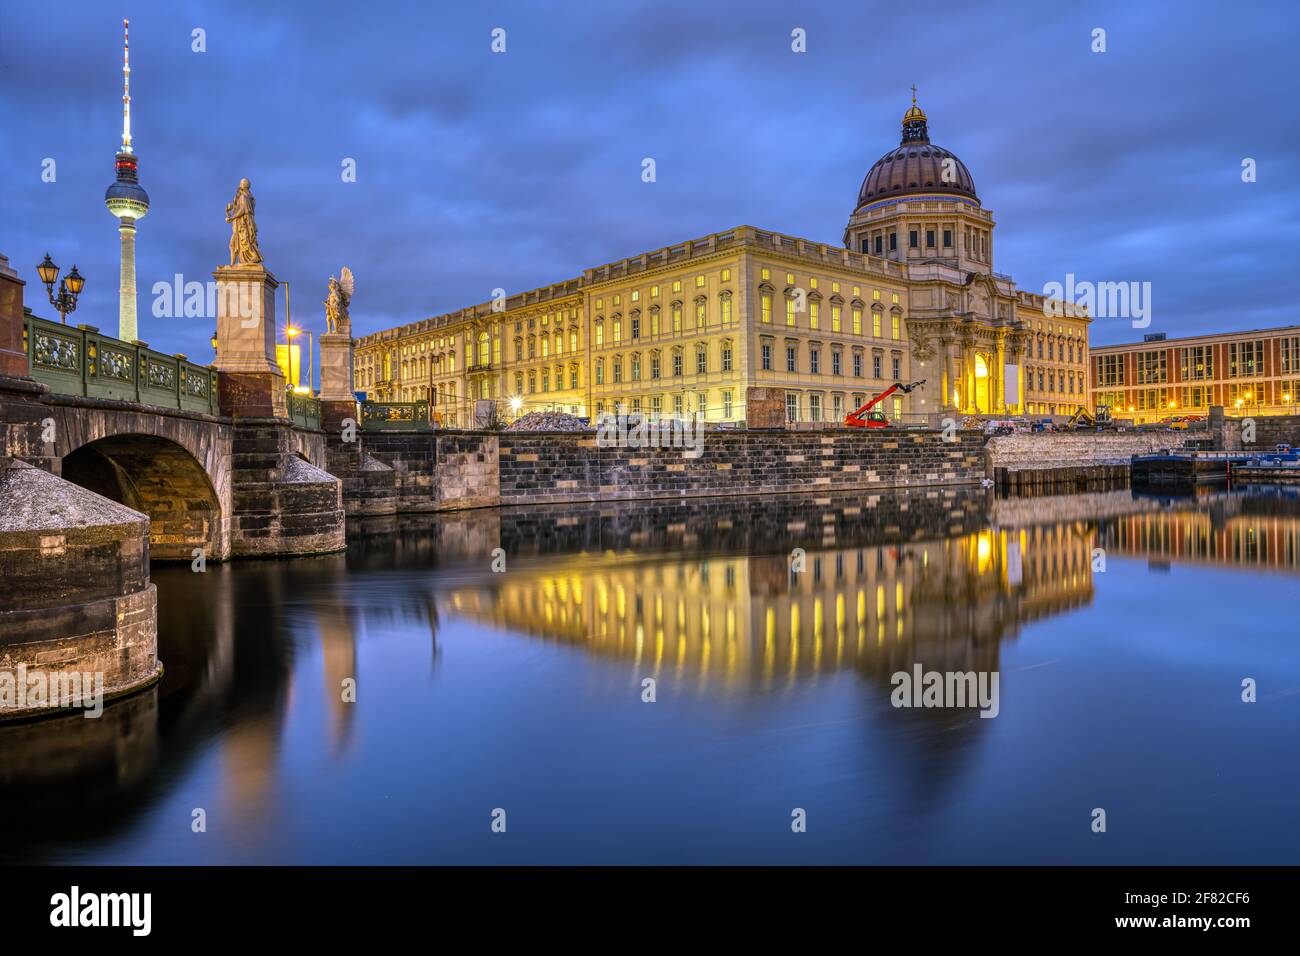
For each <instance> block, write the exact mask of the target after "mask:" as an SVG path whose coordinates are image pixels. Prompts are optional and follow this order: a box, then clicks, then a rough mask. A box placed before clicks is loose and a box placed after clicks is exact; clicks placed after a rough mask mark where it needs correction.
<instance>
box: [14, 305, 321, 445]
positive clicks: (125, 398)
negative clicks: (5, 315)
mask: <svg viewBox="0 0 1300 956" xmlns="http://www.w3.org/2000/svg"><path fill="white" fill-rule="evenodd" d="M23 346H24V348H25V349H26V351H27V364H28V367H29V368H30V370H31V376H32V378H34V379H36V381H38V382H40V383H42V384H44V385H47V386H49V389H50V391H52V392H54V393H56V394H59V395H81V396H85V397H87V398H108V399H115V400H117V401H120V402H139V403H141V404H145V405H157V406H160V407H162V408H178V409H182V410H184V411H189V412H201V413H203V414H207V415H216V414H217V370H216V369H214V368H210V367H209V366H206V365H199V364H197V363H195V362H191V361H189V360H188V359H187V358H185V357H184V356H183V355H167V354H165V353H163V352H155V351H154V350H153V349H151V348H147V347H144V346H140V345H135V344H134V343H131V342H123V341H122V340H121V339H115V338H113V337H112V336H109V335H104V334H102V333H101V332H100V331H99V329H97V328H95V327H94V326H93V325H77V326H69V325H60V324H58V323H57V322H50V321H48V320H46V319H42V318H38V317H37V316H34V315H25V316H23ZM317 418H318V419H319V411H318V413H317Z"/></svg>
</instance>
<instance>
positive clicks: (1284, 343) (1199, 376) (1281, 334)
mask: <svg viewBox="0 0 1300 956" xmlns="http://www.w3.org/2000/svg"><path fill="white" fill-rule="evenodd" d="M1092 397H1093V400H1094V402H1095V403H1096V404H1098V405H1109V406H1110V407H1111V408H1112V409H1113V410H1114V412H1115V414H1116V415H1120V416H1122V417H1124V418H1132V419H1134V420H1136V421H1139V422H1151V421H1158V420H1160V419H1162V418H1169V417H1173V416H1176V415H1182V414H1191V415H1195V414H1198V413H1199V414H1201V415H1204V414H1205V413H1206V411H1207V410H1208V409H1209V406H1211V405H1222V406H1223V407H1224V411H1225V412H1226V413H1227V414H1229V415H1281V414H1287V415H1289V414H1294V413H1295V411H1296V403H1297V402H1300V326H1296V325H1291V326H1286V327H1284V328H1277V329H1260V330H1255V331H1251V332H1228V333H1223V334H1219V335H1200V336H1195V337H1193V338H1182V339H1166V338H1165V337H1164V335H1163V334H1154V335H1148V336H1147V337H1146V340H1145V341H1143V342H1134V343H1130V344H1126V345H1106V346H1098V347H1097V348H1095V349H1093V352H1092Z"/></svg>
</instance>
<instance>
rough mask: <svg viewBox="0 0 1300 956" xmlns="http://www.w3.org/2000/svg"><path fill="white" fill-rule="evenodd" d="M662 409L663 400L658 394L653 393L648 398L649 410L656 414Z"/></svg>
mask: <svg viewBox="0 0 1300 956" xmlns="http://www.w3.org/2000/svg"><path fill="white" fill-rule="evenodd" d="M663 410H664V400H663V397H662V396H660V395H655V396H654V397H652V398H651V399H650V412H651V413H652V414H654V415H656V416H658V415H659V414H660V413H662V412H663Z"/></svg>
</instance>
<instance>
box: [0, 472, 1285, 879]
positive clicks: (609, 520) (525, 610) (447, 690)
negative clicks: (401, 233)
mask: <svg viewBox="0 0 1300 956" xmlns="http://www.w3.org/2000/svg"><path fill="white" fill-rule="evenodd" d="M497 549H501V553H503V554H504V556H505V560H506V568H507V570H506V571H505V572H504V573H496V572H494V571H493V570H492V564H493V558H494V555H496V554H497V553H498V552H497ZM796 549H798V550H796ZM1097 549H1101V551H1102V552H1103V553H1104V555H1105V558H1106V559H1107V560H1109V561H1114V560H1116V559H1117V558H1124V557H1132V558H1137V559H1146V560H1148V561H1149V562H1167V563H1170V564H1181V563H1195V564H1198V565H1209V566H1216V567H1221V568H1237V567H1243V566H1245V567H1249V568H1252V569H1259V568H1268V569H1272V570H1277V571H1283V572H1287V573H1290V574H1294V573H1295V572H1296V570H1297V568H1298V567H1300V564H1298V562H1300V500H1298V499H1297V498H1296V497H1295V496H1292V495H1287V494H1284V493H1280V492H1279V493H1253V494H1245V493H1238V492H1220V493H1218V494H1215V495H1211V496H1203V495H1202V496H1198V497H1196V498H1195V499H1192V498H1188V499H1161V498H1147V497H1141V496H1137V495H1134V494H1133V493H1131V492H1129V491H1127V490H1125V491H1114V492H1101V493H1095V494H1088V495H1072V496H1065V497H1055V498H1053V497H1046V498H1042V497H1040V498H1034V499H1002V500H997V499H994V498H993V497H991V496H989V495H986V494H984V493H982V492H977V491H971V490H943V491H917V492H911V493H900V494H894V495H878V496H863V495H843V496H830V497H824V498H812V497H799V498H787V499H773V498H750V499H730V500H716V499H707V500H696V501H686V502H673V503H647V504H620V505H618V506H609V505H589V506H563V507H559V506H556V507H542V508H533V509H526V510H525V509H509V510H502V511H478V512H468V513H461V514H456V515H448V516H398V517H385V518H372V519H366V520H363V521H361V522H359V523H357V524H356V525H355V526H354V527H353V528H352V529H351V534H350V538H349V549H348V552H347V553H346V555H335V556H329V557H324V558H314V559H304V560H298V561H264V562H250V563H243V564H235V565H225V566H209V570H208V572H207V573H205V574H202V575H196V574H191V573H189V572H188V571H187V570H186V569H185V568H184V567H172V566H156V567H155V569H154V575H155V581H156V583H157V585H158V590H159V615H160V617H159V632H160V654H161V656H162V658H163V661H164V664H165V666H166V676H165V679H164V681H163V682H162V684H161V685H160V687H159V688H156V689H154V690H151V691H149V692H147V693H145V694H141V695H138V696H135V697H132V698H129V699H127V700H123V701H120V702H117V703H115V704H113V705H111V706H109V707H108V709H107V710H106V712H105V716H104V718H103V719H101V720H98V721H88V720H85V719H84V718H81V717H67V718H59V719H57V720H48V721H38V722H31V723H25V724H20V725H5V726H0V794H2V795H3V805H4V810H5V811H6V813H9V814H15V813H16V814H19V816H17V817H13V816H11V817H10V819H23V820H25V821H27V822H26V824H25V825H24V827H23V828H22V831H21V832H19V833H18V834H17V835H16V836H15V837H14V838H13V839H12V840H11V841H9V842H8V844H7V845H6V848H5V850H4V851H3V855H4V857H5V858H6V859H19V860H30V859H65V858H70V859H107V860H112V859H118V858H130V855H131V851H129V850H127V849H126V847H127V846H128V845H129V844H130V843H131V841H132V840H133V839H134V838H135V837H133V834H139V833H141V832H143V833H144V834H145V836H144V837H143V841H144V846H145V849H143V850H140V852H141V853H142V854H143V855H144V856H146V857H147V858H150V859H158V860H168V861H178V862H185V861H193V860H204V859H218V860H235V861H238V860H249V861H252V862H269V861H271V859H282V857H274V858H264V857H262V856H260V855H259V854H260V853H261V852H262V850H261V848H262V847H263V846H264V845H265V844H267V843H271V844H275V843H276V842H277V841H279V843H280V847H279V850H278V851H277V852H281V853H284V854H288V857H289V858H291V859H294V860H311V859H315V858H316V856H315V854H317V853H322V854H323V856H321V857H320V858H321V859H336V858H337V857H336V856H333V855H331V854H330V853H328V852H325V851H324V850H321V849H320V847H321V846H322V845H323V844H321V843H320V841H321V840H322V839H323V834H322V833H321V832H315V831H311V833H310V834H306V835H302V836H300V838H299V839H300V842H297V843H292V845H289V846H285V845H284V841H285V840H286V839H289V838H286V837H285V836H284V835H283V833H282V832H281V831H277V829H276V827H277V826H278V827H280V828H282V829H283V828H284V827H285V822H284V821H285V819H286V817H292V816H293V815H294V814H295V812H296V811H295V807H300V806H301V804H294V803H292V802H291V801H290V798H289V795H290V794H295V795H296V797H297V798H298V799H299V800H301V799H303V798H304V791H307V792H308V793H311V792H313V788H314V787H319V786H323V785H324V786H327V785H328V781H329V780H330V779H331V777H330V771H329V770H328V769H327V768H328V767H330V766H343V765H352V764H355V765H357V766H367V767H369V768H370V769H369V770H368V772H369V773H371V774H372V775H373V774H375V773H376V770H375V769H374V768H375V767H376V766H378V767H381V768H382V767H384V766H385V763H384V762H385V761H388V760H391V759H393V755H392V749H393V747H394V746H396V742H398V741H400V740H401V739H402V737H403V735H404V734H406V733H409V732H411V731H412V729H413V728H418V727H419V726H420V724H421V722H423V721H425V720H428V719H430V708H436V707H439V706H445V705H442V704H439V703H438V702H437V695H444V696H446V697H448V699H449V700H455V699H457V698H459V697H466V696H468V697H470V698H473V699H475V700H479V701H488V702H493V701H496V699H497V698H498V697H502V698H504V697H505V696H506V695H508V694H511V693H515V694H517V693H518V690H517V689H506V688H503V687H502V686H501V683H502V681H501V679H500V678H499V677H496V676H493V674H495V673H496V672H488V673H487V676H485V674H484V673H476V674H473V675H469V676H466V675H465V674H464V673H459V672H458V673H456V674H454V675H444V674H443V673H442V672H441V670H440V658H441V653H440V641H441V638H440V635H441V634H443V633H444V632H445V633H447V634H452V633H455V634H460V633H461V631H459V630H457V629H463V628H464V627H466V626H472V627H474V628H479V629H484V630H486V631H490V632H492V633H495V634H498V635H503V636H504V637H505V638H506V639H507V643H506V644H504V645H500V644H498V645H493V647H492V648H491V655H492V657H491V658H490V660H489V663H497V662H508V661H511V660H513V659H516V658H517V657H519V656H520V655H527V654H528V651H527V647H528V645H529V644H530V643H540V644H541V645H545V646H555V647H562V648H571V649H577V651H578V652H579V653H580V654H581V655H583V656H585V657H586V658H587V659H588V660H589V661H590V663H591V665H592V666H597V667H599V669H598V670H595V671H593V670H591V669H587V670H585V671H584V672H583V673H582V674H581V675H577V674H570V675H568V678H566V677H565V674H564V671H563V670H562V669H561V670H560V672H559V676H560V679H562V680H563V679H571V680H572V681H573V685H572V686H571V687H569V688H567V692H568V693H570V694H572V695H578V696H582V695H586V698H585V699H586V700H588V704H587V706H589V708H590V709H591V712H592V713H593V714H595V715H596V721H595V722H596V723H597V725H598V724H599V721H600V716H599V713H600V708H601V706H602V701H603V700H604V697H605V695H607V694H608V693H609V692H610V691H609V689H610V688H612V687H618V688H622V687H625V686H627V685H628V684H629V683H630V682H631V683H635V682H637V681H639V680H641V679H643V678H645V677H654V678H656V679H659V680H666V681H670V682H672V683H673V684H674V685H675V686H689V687H690V689H691V693H692V694H693V695H694V696H695V697H696V698H697V699H699V700H701V701H704V702H707V705H708V706H715V707H717V708H719V709H723V710H725V709H727V708H733V707H734V706H735V705H734V703H733V702H743V704H744V707H745V708H751V707H752V706H753V705H754V704H758V705H760V706H762V707H765V708H767V709H768V710H769V711H772V712H779V711H780V709H781V708H782V707H784V706H786V705H785V704H783V701H787V700H789V699H790V697H789V695H790V694H791V693H794V692H795V691H798V693H800V694H803V693H807V692H813V693H815V689H816V688H817V687H818V686H819V682H822V681H826V680H831V679H833V678H836V677H837V676H839V675H848V676H850V677H852V676H855V675H856V677H857V678H860V682H859V686H860V687H862V688H863V689H862V691H861V692H860V693H859V695H858V701H857V703H856V715H855V716H854V717H853V718H852V719H853V720H872V721H876V722H883V721H887V720H890V719H894V718H897V719H898V721H899V722H896V723H894V724H892V725H889V726H890V728H891V729H892V730H894V731H896V732H897V736H894V735H883V736H882V741H883V742H881V743H880V744H879V745H880V746H883V747H885V748H886V750H888V751H889V752H890V753H889V755H888V756H887V757H884V758H882V759H883V761H884V764H883V765H887V769H888V772H889V773H891V774H895V775H897V776H898V777H899V779H900V780H901V783H899V784H898V785H899V786H900V787H902V788H903V792H904V793H905V794H906V797H907V801H908V802H909V803H910V805H911V806H912V807H913V810H912V811H910V812H925V811H927V808H938V807H940V806H942V805H944V804H945V803H946V802H947V801H948V800H949V799H950V798H951V797H952V795H953V792H954V790H955V788H956V786H957V783H956V781H958V780H959V779H960V778H962V776H963V775H964V774H965V773H966V772H967V771H968V770H969V769H970V767H971V765H972V762H974V761H976V760H977V759H978V753H979V748H978V747H977V743H978V741H979V740H980V738H981V737H983V736H986V735H989V734H993V733H995V729H994V726H993V725H994V724H995V723H996V722H994V721H981V720H979V719H978V718H976V717H975V715H974V714H973V713H970V712H952V711H918V712H916V713H914V714H911V715H907V716H906V717H903V716H900V714H899V713H898V712H891V711H889V709H888V692H889V676H890V675H891V674H892V673H894V672H896V671H899V670H908V669H910V668H911V666H912V665H913V664H914V663H920V664H922V665H923V666H924V667H925V668H927V669H937V670H963V671H966V670H1003V669H1004V668H1005V663H1004V660H1003V658H1004V655H1005V654H1006V653H1007V651H1008V649H1009V648H1011V647H1013V646H1014V645H1015V642H1016V641H1017V640H1018V639H1019V636H1020V635H1021V633H1022V630H1023V629H1025V628H1026V627H1027V626H1028V625H1030V624H1032V623H1034V622H1040V621H1050V620H1052V619H1054V618H1059V617H1061V616H1063V615H1068V614H1069V613H1070V612H1072V611H1076V610H1079V609H1084V608H1088V607H1090V606H1091V605H1092V604H1093V603H1094V601H1096V599H1097V592H1096V588H1097V579H1096V572H1095V571H1094V562H1095V560H1096V555H1097V553H1098V551H1097ZM792 565H793V566H792ZM796 568H798V569H796ZM371 641H380V642H382V644H383V647H382V649H381V650H382V654H381V653H380V650H376V652H375V655H377V656H368V655H365V654H362V653H361V652H360V650H359V649H360V648H361V647H362V646H366V645H367V644H368V642H371ZM485 657H486V655H485ZM524 659H525V660H526V659H527V658H526V656H525V658H524ZM389 663H392V664H393V666H394V667H395V668H396V671H397V672H398V673H399V674H400V675H401V677H400V679H401V680H404V681H413V682H416V683H413V684H412V685H411V686H413V687H416V688H420V687H423V688H424V690H421V691H419V692H418V693H416V694H415V696H414V697H412V696H411V695H410V694H408V695H407V696H405V697H403V696H399V695H389V696H385V695H380V694H373V693H372V694H367V693H359V694H358V695H357V698H356V702H355V703H352V702H348V701H345V699H344V695H343V693H342V689H343V688H344V686H345V684H346V683H347V682H348V681H356V682H357V684H358V685H359V686H361V687H365V686H366V681H367V679H368V678H369V677H373V678H374V680H375V681H376V683H379V682H381V681H382V680H384V679H389V677H388V675H387V674H384V675H380V674H371V673H368V672H367V668H368V667H370V668H372V670H373V669H374V668H377V667H380V666H382V665H385V664H389ZM565 666H570V665H565ZM593 678H594V679H595V681H596V683H595V684H594V685H593V684H592V683H591V682H592V680H593ZM391 680H394V681H396V680H398V678H397V677H392V678H391ZM472 681H476V682H477V683H472ZM584 682H585V683H584ZM371 686H375V685H374V684H372V685H371ZM620 693H621V691H620ZM430 695H433V696H430ZM431 701H432V703H431ZM501 706H506V707H508V702H505V703H501ZM748 712H749V713H750V714H751V715H752V713H753V711H752V710H749V711H748ZM882 715H887V716H882ZM734 716H735V714H734V713H731V714H730V715H729V719H730V718H733V717H734ZM446 717H447V715H445V714H439V719H446ZM611 719H612V720H613V719H618V718H615V717H613V716H611ZM903 720H906V723H902V722H901V721H903ZM1002 722H1003V723H1006V718H1003V721H1002ZM415 732H416V733H417V735H418V733H419V731H418V730H416V731H415ZM513 732H514V733H515V734H516V735H517V736H519V737H520V738H521V739H526V738H529V737H530V736H531V735H534V734H537V735H545V734H547V733H548V728H546V727H544V726H542V727H528V728H524V727H519V728H516V729H515V730H514V731H513ZM591 733H593V734H599V728H598V726H597V729H595V730H593V731H591ZM465 745H466V746H468V745H469V742H466V744H465ZM445 759H449V760H451V759H467V758H463V757H461V756H459V755H455V756H447V757H446V758H445ZM791 772H797V768H791ZM358 779H359V780H361V781H363V782H364V779H365V778H364V777H359V778H358ZM423 783H424V785H427V784H428V783H429V781H428V780H424V781H423ZM205 784H209V785H207V786H205ZM438 786H440V787H447V786H448V783H447V781H446V780H440V783H439V784H438ZM467 786H468V784H467ZM194 792H198V793H200V794H206V795H207V797H206V802H205V803H203V804H202V805H203V806H204V807H205V809H206V811H207V813H208V815H209V818H210V819H219V820H220V821H221V823H222V827H223V843H222V847H223V849H222V851H221V853H219V854H217V855H216V856H212V855H211V851H210V850H208V849H204V848H196V847H195V845H193V844H185V843H184V836H185V834H186V833H187V832H188V822H189V813H190V809H191V807H192V806H198V805H200V804H199V803H196V802H195V800H196V799H198V798H195V797H194V796H193V793H194ZM448 799H455V797H454V796H453V797H449V798H448ZM936 812H937V810H936ZM164 818H165V820H166V833H165V834H164V832H163V829H164V827H163V823H162V821H163V820H164ZM396 822H398V823H400V822H401V820H400V814H399V819H398V820H397V821H396ZM298 825H299V826H301V827H308V828H310V826H317V827H318V828H322V829H327V828H329V827H333V826H341V827H345V828H346V827H348V826H350V825H351V824H348V823H347V822H346V821H340V820H325V819H321V820H315V821H311V820H309V821H304V822H300V823H299V824H298ZM277 834H278V835H277ZM309 839H313V840H315V841H317V842H316V843H314V844H311V845H308V840H309ZM393 839H396V837H394V838H393ZM291 842H292V841H291ZM232 848H233V849H232ZM371 848H372V849H373V851H374V853H373V856H367V855H366V854H365V853H364V852H363V853H362V854H361V855H360V856H358V857H350V859H353V860H354V861H357V862H373V861H384V860H388V859H390V856H389V852H388V849H386V845H385V844H384V843H383V842H382V841H380V843H378V844H372V845H371ZM100 852H102V854H103V855H102V856H96V854H97V853H100ZM539 852H542V856H541V857H540V859H546V858H547V857H546V856H545V854H544V851H540V850H539ZM195 854H197V856H196V855H195Z"/></svg>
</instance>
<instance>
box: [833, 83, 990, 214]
mask: <svg viewBox="0 0 1300 956" xmlns="http://www.w3.org/2000/svg"><path fill="white" fill-rule="evenodd" d="M947 160H952V163H951V165H946V161H947ZM945 168H947V169H949V170H950V173H949V175H948V176H947V178H946V179H945V177H944V170H945ZM918 193H943V194H948V195H952V196H966V197H968V198H970V199H973V200H975V201H976V202H979V197H978V196H977V195H975V180H974V179H973V178H972V177H971V174H970V170H968V169H967V168H966V164H965V163H963V162H962V161H961V160H960V159H958V158H957V156H956V154H954V153H953V152H952V151H951V150H947V149H944V148H943V147H942V146H936V145H934V144H933V143H931V142H930V130H929V125H928V121H927V119H926V115H925V113H924V111H922V109H921V108H920V107H919V106H917V105H916V96H915V94H913V96H912V106H911V108H910V109H909V110H908V111H907V112H906V113H905V114H903V138H902V141H901V142H900V143H899V144H898V146H897V147H895V148H894V149H891V150H890V151H889V152H887V153H886V154H885V155H884V156H881V157H880V158H879V159H878V160H876V162H875V165H874V166H872V167H871V169H870V170H868V172H867V176H866V178H865V179H864V180H862V188H861V189H859V190H858V205H859V206H863V205H865V204H867V203H871V202H879V201H880V200H882V199H892V198H893V197H895V196H907V195H915V194H918Z"/></svg>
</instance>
